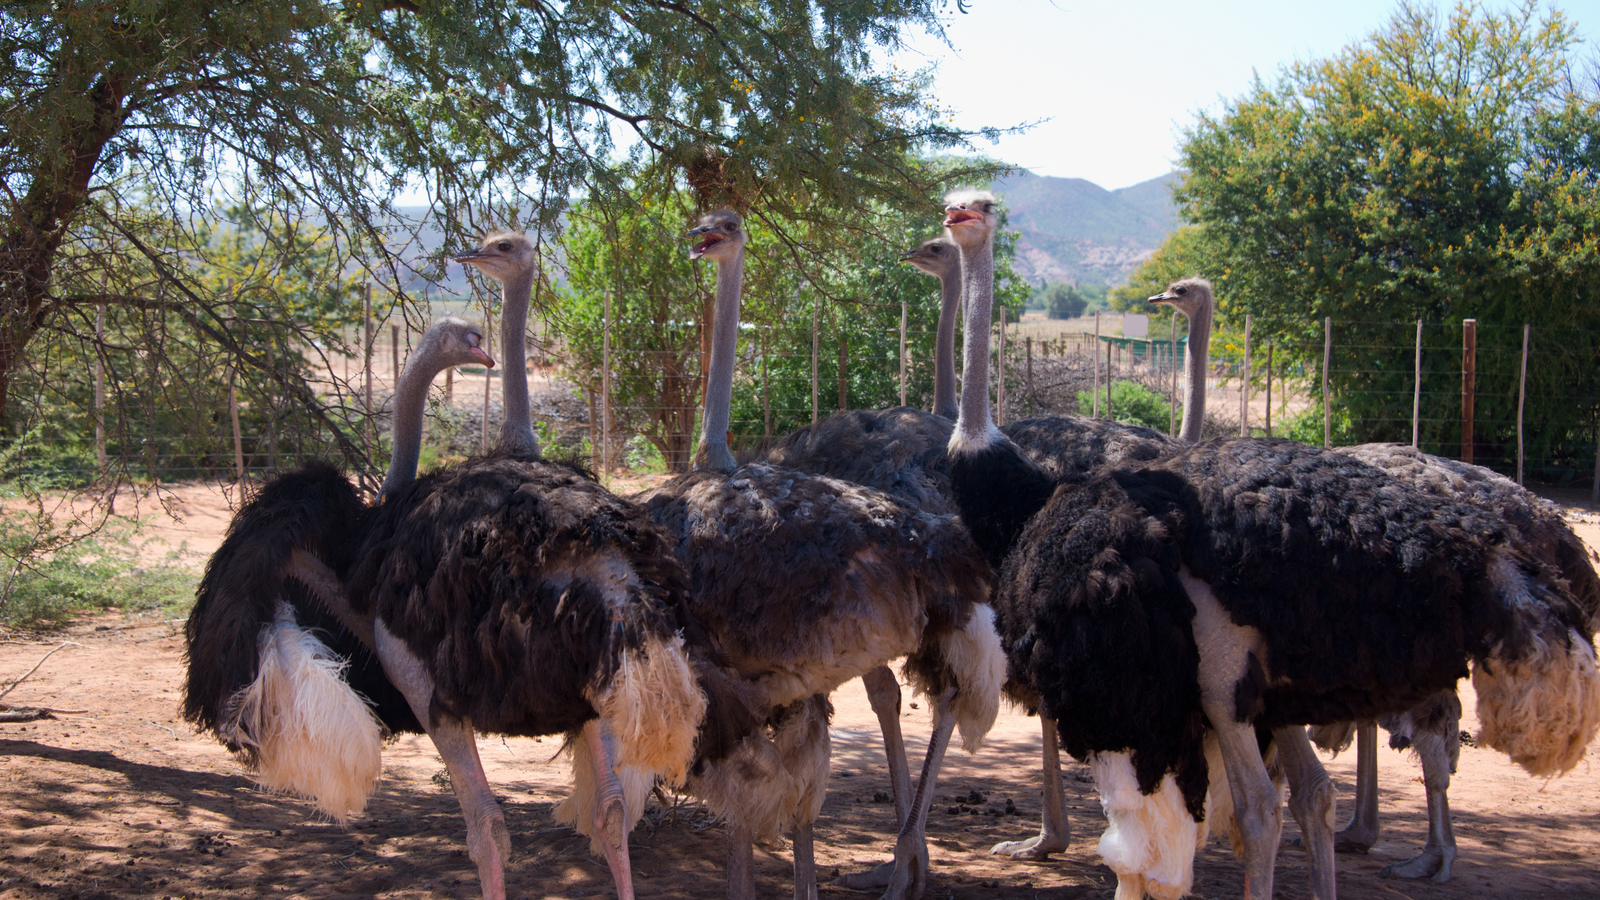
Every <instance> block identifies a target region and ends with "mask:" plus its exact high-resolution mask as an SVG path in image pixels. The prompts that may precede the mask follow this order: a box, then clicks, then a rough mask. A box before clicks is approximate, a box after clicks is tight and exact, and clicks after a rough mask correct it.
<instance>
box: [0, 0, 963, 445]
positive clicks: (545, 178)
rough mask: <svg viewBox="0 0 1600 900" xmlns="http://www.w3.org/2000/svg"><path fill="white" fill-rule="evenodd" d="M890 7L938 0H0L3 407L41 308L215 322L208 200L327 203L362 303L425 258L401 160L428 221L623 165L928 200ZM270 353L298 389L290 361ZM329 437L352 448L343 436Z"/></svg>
mask: <svg viewBox="0 0 1600 900" xmlns="http://www.w3.org/2000/svg"><path fill="white" fill-rule="evenodd" d="M906 29H926V30H930V31H933V32H935V33H937V32H938V31H939V24H938V21H937V19H936V17H935V7H934V5H933V4H932V3H931V2H930V0H843V2H838V3H826V4H823V3H815V4H813V3H801V4H777V3H763V2H758V3H756V4H747V5H743V6H717V7H713V8H707V9H705V10H699V9H696V8H691V7H689V6H685V5H682V4H679V3H673V2H660V0H625V2H623V3H620V4H618V3H616V2H612V0H576V2H567V3H562V4H556V5H552V4H546V3H540V2H527V3H523V4H512V5H510V6H505V5H489V6H473V5H470V4H469V5H465V6H463V5H461V4H414V3H411V2H409V0H383V2H371V3H365V4H363V3H355V4H350V3H332V2H316V0H309V2H308V0H262V2H256V3H247V4H221V5H218V4H192V3H183V2H175V0H115V2H109V3H101V4H89V5H83V4H59V3H49V2H44V0H22V2H17V3H11V4H8V5H7V6H6V7H5V10H4V11H3V12H0V47H3V49H4V51H5V53H4V58H5V60H6V62H5V63H4V64H3V66H0V137H3V140H0V178H3V181H4V186H5V192H4V196H3V198H0V411H4V410H6V409H7V408H8V405H9V402H10V399H11V390H12V387H13V385H12V379H13V377H14V376H15V374H16V373H17V371H18V368H19V366H20V365H21V364H22V363H23V361H24V358H25V355H26V354H27V353H29V348H30V344H31V342H32V341H33V340H34V338H35V337H36V336H37V335H38V334H39V333H40V331H41V330H45V329H58V328H65V327H66V325H65V324H63V323H66V322H72V321H77V322H81V321H83V320H85V319H86V318H92V314H91V310H92V309H93V308H94V307H95V306H99V305H107V304H109V305H111V306H116V307H121V308H125V309H138V310H149V309H167V310H169V311H170V310H172V309H173V308H174V306H173V305H176V307H181V312H182V314H184V315H188V316H190V317H192V319H193V323H192V324H193V327H195V328H197V329H199V330H200V331H201V332H204V333H207V334H211V333H212V332H215V333H216V334H218V335H226V334H227V333H228V329H229V327H230V326H231V325H232V324H235V323H233V322H232V321H231V319H230V316H229V313H228V312H227V307H228V306H229V304H228V302H227V301H226V300H225V299H224V298H222V297H220V296H218V295H216V294H207V293H205V292H204V291H203V290H202V288H203V285H201V284H200V283H199V282H198V281H196V280H195V278H194V277H193V274H192V272H191V270H190V267H189V266H188V265H187V263H189V262H193V261H195V260H201V261H203V260H205V259H207V258H208V257H207V254H208V252H209V251H210V248H209V246H208V244H207V241H206V235H205V231H206V226H205V225H204V224H203V222H202V224H201V225H200V226H199V227H196V224H195V223H196V220H197V219H199V220H204V219H205V218H206V213H205V211H207V210H211V209H213V208H215V207H216V206H217V204H218V202H219V200H220V201H221V202H222V203H223V204H225V205H228V206H233V207H236V208H238V209H240V210H243V211H244V213H243V214H244V215H246V216H248V217H250V218H251V219H252V220H253V221H252V222H251V223H250V224H251V228H252V229H253V230H254V231H255V232H257V233H259V234H262V235H264V236H266V237H265V239H266V240H268V241H269V242H270V241H273V240H276V235H275V231H276V230H278V229H282V228H283V227H285V226H286V225H287V224H289V223H297V222H303V221H308V222H313V223H318V224H320V225H321V226H322V227H323V228H325V229H326V238H327V240H328V241H329V242H330V244H331V246H332V247H333V248H334V249H335V251H336V252H337V253H338V254H339V255H340V256H342V257H343V264H344V266H345V267H346V268H347V269H348V270H350V271H351V272H353V273H359V274H361V275H364V276H365V277H367V278H370V279H371V280H373V281H375V282H377V283H378V284H379V285H380V290H381V291H382V292H383V293H384V294H385V295H386V296H384V297H382V298H381V300H382V302H380V304H379V305H380V308H384V309H387V308H390V307H394V308H396V309H397V310H398V311H399V312H400V314H403V315H410V316H415V315H417V314H418V313H419V309H418V307H417V305H416V304H415V302H414V300H413V299H412V298H411V296H410V295H409V294H408V293H407V292H406V286H407V283H408V282H410V281H412V280H413V279H414V278H415V277H417V276H418V275H422V276H426V275H428V274H430V273H436V272H437V271H438V270H439V269H438V266H440V265H441V264H442V260H440V259H438V258H434V259H431V260H430V259H427V258H424V257H423V256H422V255H421V254H420V253H418V252H416V251H415V250H412V249H409V247H408V243H407V242H408V241H409V240H411V238H410V237H409V236H408V234H409V231H410V229H408V228H407V227H406V226H407V225H410V226H411V227H412V228H414V227H415V226H416V223H406V222H404V221H403V220H402V219H401V218H400V217H398V215H397V214H396V212H395V210H394V209H393V207H392V204H391V200H392V197H393V196H394V192H395V189H396V188H397V187H398V186H400V185H402V184H405V183H407V182H409V181H413V180H415V181H420V182H422V183H424V184H426V185H427V187H428V190H429V192H430V194H431V195H432V196H431V200H432V209H431V211H430V212H431V221H430V223H429V224H430V227H438V228H443V229H444V230H445V231H446V233H447V236H448V237H451V238H456V237H459V236H460V235H462V234H465V233H468V232H481V231H482V230H484V229H487V228H489V227H492V226H495V225H505V224H508V223H509V224H520V225H521V226H523V227H526V228H529V229H530V230H540V229H542V231H540V233H541V234H548V233H551V229H553V228H554V227H555V226H556V224H557V217H558V215H559V214H560V213H561V211H562V209H563V207H564V205H565V200H566V198H567V197H569V196H571V195H573V193H574V192H575V191H577V190H578V189H580V188H581V189H583V190H584V191H586V192H587V193H588V194H589V195H590V196H591V197H592V198H593V200H594V202H600V203H604V202H631V201H627V198H628V197H630V196H631V195H630V194H628V193H627V191H626V190H625V188H627V186H629V185H630V184H632V181H631V179H632V178H633V177H634V176H635V175H637V174H639V173H645V174H647V175H649V174H651V173H654V175H653V178H652V179H651V183H653V184H655V185H657V186H658V188H657V189H659V190H663V191H668V190H670V189H671V186H672V184H673V183H674V182H675V181H676V180H678V179H680V178H681V179H685V180H687V181H688V182H689V183H690V184H691V185H692V186H694V187H695V189H696V190H697V191H698V192H699V195H700V197H701V198H702V199H703V200H705V201H706V202H734V203H736V204H738V205H740V206H741V208H744V209H747V210H753V211H769V210H770V211H772V212H773V214H774V215H777V214H781V215H784V216H787V217H788V218H790V219H793V220H795V221H806V220H807V216H808V215H809V214H810V213H809V211H811V210H814V209H823V208H827V209H838V208H845V209H866V208H869V207H871V206H873V205H874V204H879V203H884V202H902V201H905V200H906V198H909V197H918V198H920V197H922V196H924V195H926V194H927V193H928V188H929V186H930V185H931V184H933V182H934V179H933V177H932V176H930V175H929V174H928V173H927V172H925V171H921V170H919V169H917V168H916V167H914V166H911V165H908V163H907V157H906V151H907V150H908V149H911V148H913V147H922V148H926V149H941V148H946V147H951V146H956V145H959V144H961V143H962V142H963V141H964V137H965V136H964V134H963V133H962V132H959V131H957V130H955V129H953V128H951V127H948V126H947V125H945V124H944V120H943V119H941V118H940V117H939V115H938V112H937V110H936V109H935V108H934V107H933V106H932V105H931V104H930V103H929V102H928V101H927V100H926V99H925V98H924V92H925V89H926V83H927V82H926V78H925V77H924V76H921V75H918V74H915V73H912V74H910V75H902V74H900V73H880V72H879V71H877V70H876V69H875V68H874V58H875V57H874V55H873V54H874V53H875V51H876V49H877V48H879V47H882V46H886V45H888V46H892V45H894V44H895V43H897V42H898V41H899V40H900V36H901V34H902V33H903V32H904V31H905V30H906ZM778 34H781V35H782V36H783V38H782V39H781V40H776V39H773V37H772V36H773V35H778ZM613 128H615V129H617V130H618V131H619V132H621V133H623V134H626V135H627V136H628V139H629V140H630V141H631V142H632V143H631V146H630V147H629V148H628V150H627V151H626V153H623V152H620V151H619V149H618V147H617V145H616V143H615V140H614V138H613V136H612V129H613ZM619 163H620V164H619ZM152 217H154V218H155V219H160V220H161V221H160V223H159V224H153V223H152ZM153 234H160V235H161V240H160V241H159V242H154V243H153V242H151V241H149V240H146V238H148V237H149V236H150V235H153ZM109 237H114V238H115V239H116V240H118V241H120V242H121V244H122V245H123V246H124V247H126V248H129V249H130V250H131V251H132V252H135V253H137V254H139V255H141V256H143V257H145V258H146V260H147V265H148V267H149V269H150V274H151V275H152V278H153V279H154V280H153V281H145V282H139V283H133V282H128V281H127V280H125V279H122V278H121V277H120V275H121V274H122V271H121V270H120V269H119V268H116V267H113V266H110V265H108V264H107V259H108V257H107V256H106V255H105V254H104V253H101V252H99V248H100V247H101V245H102V244H103V241H104V240H105V239H107V238H109ZM452 243H453V241H452ZM180 262H182V263H185V264H184V265H179V264H178V263H180ZM157 286H159V288H158V287H157ZM260 327H263V328H266V329H267V330H269V331H272V332H273V333H274V334H275V335H276V337H277V338H278V339H281V340H287V339H289V338H290V337H291V336H292V332H293V331H294V329H293V328H291V327H289V325H288V323H286V322H283V321H279V320H273V321H268V322H264V323H260ZM212 339H216V338H215V337H213V338H212ZM220 343H221V349H222V350H223V352H224V353H225V355H226V356H227V357H228V358H229V359H231V360H232V361H234V362H236V363H238V364H239V365H242V366H245V367H248V368H252V369H257V370H263V369H264V368H265V367H266V360H265V357H264V355H262V354H257V353H252V352H250V351H249V350H248V349H247V348H246V346H245V345H243V344H240V343H238V342H237V341H231V340H222V341H221V342H220ZM146 349H148V348H146ZM168 371H176V372H178V373H179V374H180V375H181V374H182V373H183V370H181V369H177V370H174V369H171V368H169V369H168ZM208 374H209V373H208ZM274 377H275V378H280V379H286V380H287V381H286V382H285V385H284V391H283V392H284V393H285V394H288V395H293V396H294V397H295V398H296V400H295V402H297V403H316V402H317V401H316V394H315V392H314V391H312V390H311V389H310V388H309V387H308V386H307V385H306V384H305V383H304V381H303V379H301V380H298V381H296V379H297V378H298V376H297V375H296V374H295V373H293V372H286V373H283V374H281V375H275V376H274ZM288 382H296V383H295V384H293V385H290V384H288ZM342 449H343V450H344V452H345V455H346V456H347V457H349V458H350V459H351V461H352V462H356V463H359V464H362V465H364V466H368V467H370V460H368V459H367V458H366V454H365V452H364V450H363V448H361V447H358V446H356V445H354V444H345V445H343V446H342Z"/></svg>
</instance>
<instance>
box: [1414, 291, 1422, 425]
mask: <svg viewBox="0 0 1600 900" xmlns="http://www.w3.org/2000/svg"><path fill="white" fill-rule="evenodd" d="M1412 382H1413V387H1412V388H1411V448H1412V449H1413V450H1415V449H1417V448H1418V447H1420V446H1421V443H1420V441H1421V439H1422V320H1421V319H1418V320H1417V373H1416V375H1415V376H1413V379H1412Z"/></svg>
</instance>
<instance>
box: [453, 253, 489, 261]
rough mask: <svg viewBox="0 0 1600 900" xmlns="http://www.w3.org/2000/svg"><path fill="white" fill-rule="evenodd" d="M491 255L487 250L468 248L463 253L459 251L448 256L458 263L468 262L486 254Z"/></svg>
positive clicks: (481, 257)
mask: <svg viewBox="0 0 1600 900" xmlns="http://www.w3.org/2000/svg"><path fill="white" fill-rule="evenodd" d="M492 255H493V254H492V253H490V252H489V251H487V250H468V251H467V252H465V253H459V254H457V255H455V256H452V257H450V258H451V259H453V260H455V261H456V262H458V263H470V262H474V261H476V260H480V259H483V258H484V257H486V256H492Z"/></svg>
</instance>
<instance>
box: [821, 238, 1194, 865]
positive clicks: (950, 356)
mask: <svg viewBox="0 0 1600 900" xmlns="http://www.w3.org/2000/svg"><path fill="white" fill-rule="evenodd" d="M902 259H903V260H904V261H906V262H909V263H911V264H912V265H914V266H916V267H917V268H918V269H920V270H922V271H923V272H925V273H927V274H929V275H932V276H934V277H935V278H938V279H939V285H940V292H941V293H942V295H943V296H944V300H945V303H944V308H943V311H942V312H941V314H940V320H939V333H940V335H941V336H942V335H944V333H945V330H946V328H947V327H948V328H949V330H950V331H951V333H952V340H951V341H950V343H949V344H948V345H947V344H945V343H942V342H941V343H940V344H939V347H938V349H939V352H938V353H937V354H935V357H934V372H935V375H934V383H935V385H936V386H937V385H938V384H940V383H945V384H949V385H952V391H953V385H954V384H955V381H956V378H955V347H954V340H953V333H954V330H955V328H954V326H955V309H956V306H957V302H956V299H955V298H957V297H959V295H960V292H961V257H960V254H959V252H958V251H957V249H956V246H955V244H954V242H952V241H951V240H950V239H949V238H948V237H937V238H932V239H930V240H927V241H924V242H923V243H922V244H921V245H920V246H918V247H917V248H916V249H915V250H911V251H908V252H907V253H905V254H904V255H903V256H902ZM1195 328H1196V319H1191V320H1190V337H1191V341H1192V340H1193V339H1194V332H1195ZM935 393H936V395H937V390H936V392H935ZM946 415H947V416H949V417H951V418H953V417H955V415H956V410H955V409H954V402H953V400H952V405H951V408H950V411H949V412H948V413H946ZM1000 430H1001V432H1002V433H1003V434H1005V436H1006V437H1007V438H1009V439H1010V440H1011V441H1012V442H1013V443H1015V444H1016V445H1017V446H1018V447H1019V448H1021V450H1022V451H1023V453H1025V454H1027V456H1028V458H1029V459H1031V460H1033V461H1034V462H1035V463H1036V464H1038V465H1039V466H1040V467H1041V468H1043V469H1044V470H1045V471H1046V472H1048V473H1049V474H1050V475H1051V477H1053V478H1056V479H1060V478H1063V477H1066V476H1068V475H1086V474H1088V473H1090V472H1093V471H1095V470H1098V469H1102V468H1114V467H1119V466H1126V465H1133V464H1136V463H1139V462H1145V461H1149V460H1153V459H1156V458H1158V457H1160V456H1162V455H1163V454H1166V453H1170V452H1172V451H1174V450H1176V449H1177V448H1178V447H1179V446H1180V444H1179V443H1178V442H1177V441H1175V440H1173V439H1172V438H1169V437H1168V436H1166V435H1164V434H1162V433H1160V432H1159V431H1155V430H1153V429H1150V428H1144V427H1142V426H1138V425H1127V424H1124V423H1121V422H1112V421H1108V420H1105V419H1089V418H1084V417H1082V416H1040V417H1036V418H1029V419H1021V420H1018V421H1015V422H1010V423H1008V424H1006V425H1005V426H1003V427H1002V428H1001V429H1000ZM945 442H946V443H947V442H948V433H947V437H946V441H945ZM940 449H941V450H943V447H942V446H941V448H940ZM941 455H942V454H941ZM865 458H869V459H871V458H875V457H874V456H872V455H870V454H869V455H866V457H865ZM941 462H943V461H942V460H941ZM927 470H928V471H937V472H938V473H939V475H940V476H941V477H940V480H939V482H938V487H939V488H940V489H941V491H942V492H943V495H944V496H945V497H948V496H949V472H948V466H947V464H946V465H940V466H938V467H937V469H936V470H935V469H934V467H932V466H929V467H928V469H927ZM828 474H837V473H835V472H829V473H828ZM841 477H847V478H848V477H850V476H849V475H842V476H841ZM874 486H880V485H874ZM1006 693H1007V695H1008V696H1009V697H1010V699H1011V700H1012V701H1014V702H1016V703H1017V704H1018V705H1020V706H1022V707H1023V708H1025V709H1027V710H1029V711H1030V712H1037V711H1038V709H1039V703H1038V698H1036V697H1033V696H1030V695H1029V694H1028V692H1027V691H1025V690H1023V689H1022V688H1021V686H1020V685H1018V684H1017V683H1016V682H1008V683H1007V685H1006ZM1039 730H1040V737H1041V741H1042V744H1043V748H1042V753H1041V755H1042V757H1043V759H1042V771H1043V775H1044V791H1043V809H1044V815H1043V816H1042V819H1041V822H1040V828H1039V833H1038V834H1036V835H1034V836H1032V837H1029V838H1027V839H1025V840H1020V841H1002V842H1000V843H998V844H995V845H994V847H993V848H991V849H990V851H989V852H990V853H991V854H1000V855H1005V856H1009V857H1011V858H1012V859H1019V860H1020V859H1027V860H1040V859H1047V858H1049V857H1050V855H1051V854H1054V853H1057V852H1060V851H1062V850H1065V849H1067V846H1068V843H1069V841H1070V839H1071V829H1070V828H1069V826H1068V823H1067V814H1066V796H1065V793H1064V792H1063V790H1062V784H1061V754H1060V747H1059V744H1058V742H1057V740H1056V723H1055V722H1054V721H1053V720H1052V719H1051V718H1050V717H1049V716H1048V715H1043V714H1041V715H1040V717H1039ZM861 881H862V879H859V878H856V879H853V880H851V881H847V882H846V884H847V885H848V886H853V885H854V884H856V883H859V882H861Z"/></svg>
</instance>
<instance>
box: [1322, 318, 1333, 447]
mask: <svg viewBox="0 0 1600 900" xmlns="http://www.w3.org/2000/svg"><path fill="white" fill-rule="evenodd" d="M1332 363H1333V316H1325V317H1323V319H1322V447H1323V449H1329V448H1331V447H1332V446H1333V411H1332V410H1331V409H1329V408H1328V366H1329V365H1331V364H1332Z"/></svg>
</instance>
